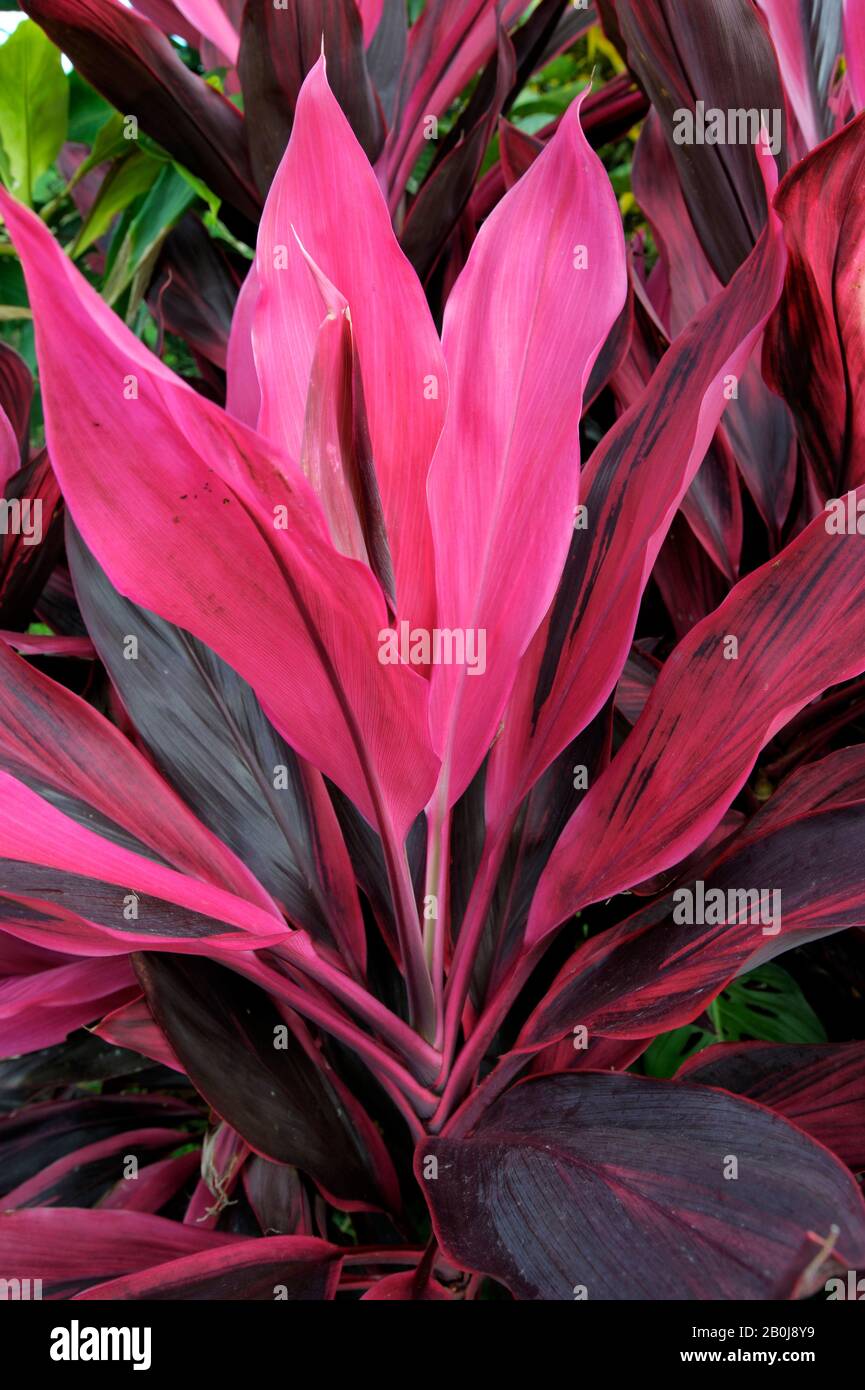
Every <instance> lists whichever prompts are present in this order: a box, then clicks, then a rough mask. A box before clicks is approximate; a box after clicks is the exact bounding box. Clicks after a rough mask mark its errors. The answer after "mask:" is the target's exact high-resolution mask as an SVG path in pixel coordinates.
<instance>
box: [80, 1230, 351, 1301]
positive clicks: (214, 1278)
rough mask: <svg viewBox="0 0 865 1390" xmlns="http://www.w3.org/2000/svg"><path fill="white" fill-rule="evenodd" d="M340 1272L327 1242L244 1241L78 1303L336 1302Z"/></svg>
mask: <svg viewBox="0 0 865 1390" xmlns="http://www.w3.org/2000/svg"><path fill="white" fill-rule="evenodd" d="M181 1230H189V1227H188V1226H183V1227H181ZM341 1266H342V1253H341V1252H340V1251H339V1250H338V1249H337V1247H336V1246H335V1245H328V1243H327V1242H326V1241H324V1240H316V1239H314V1238H312V1237H309V1236H273V1237H271V1239H269V1240H246V1241H242V1242H240V1243H239V1244H236V1245H233V1246H232V1247H231V1249H230V1250H225V1249H222V1250H202V1251H200V1252H199V1253H198V1254H193V1255H186V1256H184V1257H182V1258H180V1259H177V1260H170V1261H169V1262H168V1263H167V1264H158V1265H155V1266H154V1267H152V1268H150V1269H144V1270H141V1271H140V1272H138V1273H135V1274H128V1275H126V1276H125V1277H124V1278H121V1279H112V1280H111V1281H110V1283H107V1284H98V1285H97V1286H96V1287H95V1288H91V1289H88V1290H87V1292H86V1293H83V1294H79V1295H78V1296H77V1297H78V1299H88V1298H91V1299H105V1300H106V1301H111V1300H114V1299H117V1300H121V1301H122V1300H131V1301H135V1300H137V1299H144V1300H146V1301H147V1302H159V1301H161V1300H166V1299H176V1300H180V1301H187V1302H191V1301H202V1300H206V1301H208V1302H209V1301H212V1300H214V1299H215V1300H219V1301H220V1302H232V1301H234V1302H236V1301H240V1300H245V1301H247V1302H250V1301H253V1300H255V1301H258V1302H260V1303H264V1302H273V1301H274V1300H276V1301H278V1302H283V1301H285V1300H288V1301H289V1302H296V1301H306V1302H308V1301H312V1300H315V1301H320V1300H322V1299H332V1298H333V1297H334V1295H335V1293H336V1286H337V1283H338V1281H339V1271H340V1268H341Z"/></svg>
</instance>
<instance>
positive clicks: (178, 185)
mask: <svg viewBox="0 0 865 1390" xmlns="http://www.w3.org/2000/svg"><path fill="white" fill-rule="evenodd" d="M195 196H196V195H195V190H194V189H193V188H191V187H190V185H189V183H188V182H187V181H186V179H184V178H182V177H181V175H180V174H179V173H178V171H177V170H176V169H175V168H174V167H173V165H170V164H166V165H164V166H163V168H162V171H161V172H160V174H159V177H158V178H157V179H156V182H155V183H154V184H153V187H152V188H151V189H150V191H149V193H148V194H147V197H146V198H145V199H144V201H143V203H142V204H141V207H140V208H139V209H138V211H137V212H136V213H135V216H134V217H133V219H132V221H131V222H130V224H129V227H128V228H127V231H126V235H125V237H124V242H123V245H122V246H121V247H120V248H119V250H118V252H117V255H116V257H115V259H114V264H113V266H112V268H111V272H110V274H109V276H108V279H107V280H106V282H105V288H104V291H103V293H104V295H105V298H106V299H107V301H108V303H109V304H113V303H114V302H115V300H116V299H118V297H119V296H120V295H121V294H122V293H123V291H124V290H125V289H126V287H127V285H129V284H130V283H131V281H132V279H133V277H134V276H135V273H136V271H137V270H138V269H139V267H140V266H142V265H143V264H144V262H145V261H146V260H147V259H148V258H149V257H151V256H152V255H153V254H154V252H155V251H157V250H158V248H159V246H160V245H161V243H162V241H163V240H164V239H165V237H166V236H167V234H168V232H169V231H170V230H171V228H172V227H173V226H174V225H175V223H176V222H178V221H179V219H180V218H181V217H182V216H183V214H184V213H185V212H186V211H187V210H188V209H189V208H190V207H191V206H192V204H193V203H194V202H195ZM130 307H134V306H130Z"/></svg>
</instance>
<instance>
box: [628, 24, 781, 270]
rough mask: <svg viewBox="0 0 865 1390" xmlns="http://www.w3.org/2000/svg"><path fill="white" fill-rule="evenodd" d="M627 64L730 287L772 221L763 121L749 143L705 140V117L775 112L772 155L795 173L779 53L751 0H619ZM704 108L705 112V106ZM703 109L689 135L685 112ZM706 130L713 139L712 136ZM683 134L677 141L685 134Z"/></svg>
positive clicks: (753, 130) (768, 122)
mask: <svg viewBox="0 0 865 1390" xmlns="http://www.w3.org/2000/svg"><path fill="white" fill-rule="evenodd" d="M616 14H617V17H618V21H619V25H620V26H621V31H622V35H623V37H624V39H625V42H626V44H627V50H628V62H629V65H630V66H631V68H632V70H633V71H634V72H635V73H636V74H637V76H638V77H639V78H640V80H641V82H642V84H643V86H644V87H645V89H646V91H647V92H648V94H649V96H650V98H651V100H652V105H653V106H654V107H655V109H656V110H657V112H658V114H659V115H660V117H661V122H662V125H663V127H664V134H665V136H666V138H667V143H668V145H669V146H670V149H671V151H672V154H673V157H674V159H675V160H676V165H677V167H678V170H679V176H680V178H681V180H682V188H683V189H684V193H685V200H686V202H687V204H688V210H689V212H690V214H691V219H692V221H693V223H694V227H695V229H696V231H697V234H698V236H699V238H700V241H701V242H702V244H703V247H704V249H705V251H706V254H707V256H708V257H709V260H710V261H711V263H712V266H713V267H714V269H715V272H716V273H717V275H718V276H719V278H720V279H721V280H722V282H723V283H724V284H726V283H727V282H728V281H729V280H730V279H731V277H732V276H733V274H734V273H735V271H736V269H737V268H738V267H739V266H740V265H741V264H742V262H743V261H744V260H745V258H746V257H747V255H748V254H749V252H750V251H751V249H752V247H753V246H754V245H755V243H756V241H757V238H758V237H759V235H760V231H761V230H762V228H763V226H764V225H765V222H766V197H765V190H764V187H763V180H762V178H761V176H760V173H759V170H758V159H760V158H762V157H763V156H762V155H757V154H756V153H755V151H754V148H753V145H754V143H755V141H756V135H757V129H758V128H759V118H758V121H757V122H753V121H752V123H751V128H749V129H748V130H747V132H746V134H745V137H744V139H743V138H742V136H741V135H740V134H738V132H737V136H736V138H734V139H732V140H731V139H730V135H729V132H728V131H727V130H726V126H725V127H724V132H725V133H724V139H723V143H715V144H711V143H708V142H704V140H702V139H699V138H698V137H699V135H700V133H701V130H700V129H699V127H700V126H701V122H700V120H699V117H700V114H701V111H702V110H703V109H704V110H705V114H706V115H707V116H708V115H709V113H711V112H712V111H716V110H717V111H721V112H723V118H724V120H725V122H726V120H727V118H728V117H727V113H728V112H729V111H740V112H742V113H744V114H745V115H746V120H747V113H748V112H755V113H759V112H761V111H763V110H765V111H766V112H768V116H767V119H766V126H767V131H768V134H769V136H770V137H771V138H772V139H773V141H774V142H775V143H773V145H772V152H773V154H774V155H775V156H776V158H777V159H778V161H779V164H780V167H781V169H782V171H783V170H785V169H786V167H787V157H786V147H785V142H786V132H785V113H786V105H785V101H784V92H783V89H782V86H781V79H780V76H779V73H778V64H777V59H776V57H775V50H774V48H773V47H772V42H771V39H770V38H769V35H768V32H767V29H766V27H765V25H764V23H763V22H762V21H761V19H760V17H759V16H758V13H757V10H756V9H755V7H754V5H753V4H752V3H751V0H712V3H711V4H708V5H694V4H693V3H692V0H618V3H617V6H616ZM698 102H699V103H702V104H703V106H702V108H698V107H697V103H698ZM684 111H690V112H691V113H696V117H697V119H696V120H695V123H694V129H693V131H692V132H691V134H692V136H693V138H692V139H689V140H682V139H681V137H682V136H683V135H685V136H687V135H688V133H689V132H688V130H687V128H686V126H685V124H684V121H683V120H682V119H681V118H680V117H679V114H678V113H680V112H684ZM703 133H705V132H704V131H703ZM677 134H678V136H679V137H680V141H677V139H676V136H677Z"/></svg>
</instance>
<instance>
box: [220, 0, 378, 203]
mask: <svg viewBox="0 0 865 1390" xmlns="http://www.w3.org/2000/svg"><path fill="white" fill-rule="evenodd" d="M322 51H323V52H324V56H325V59H326V60H327V79H328V82H329V84H330V87H331V90H332V91H333V93H334V96H335V97H336V99H337V101H338V102H339V104H340V106H341V107H342V109H343V111H344V112H345V114H346V116H347V117H348V120H349V123H350V125H351V128H352V130H353V131H354V133H355V135H356V136H357V138H358V140H359V142H360V144H361V145H362V146H363V148H364V151H365V152H366V154H367V155H368V157H369V159H370V161H372V160H374V159H375V158H376V156H377V155H378V153H379V150H380V149H381V146H382V143H383V141H384V122H383V119H382V113H381V109H380V106H379V103H378V99H377V97H376V94H375V90H374V88H373V85H372V83H371V81H370V78H369V73H368V71H367V66H366V58H365V56H364V47H363V29H362V27H361V20H360V14H359V13H358V8H357V5H356V4H355V0H288V3H287V4H286V5H283V6H279V7H277V6H274V5H272V4H264V5H261V4H253V5H247V6H246V8H245V10H244V13H243V27H242V29H241V40H240V57H239V59H238V71H239V73H240V80H241V84H242V86H243V96H244V110H245V112H246V115H247V117H248V121H249V148H250V157H251V159H252V167H253V169H254V171H255V178H256V182H257V184H258V188H259V191H260V192H261V193H262V195H263V194H265V193H266V192H267V190H268V188H269V187H270V184H271V180H272V179H273V175H274V174H275V172H276V166H277V165H278V163H279V161H280V159H281V158H282V154H283V151H284V150H285V147H286V145H287V144H288V137H289V135H290V134H291V127H292V123H293V121H294V109H295V106H296V105H297V97H298V93H299V91H300V89H301V86H302V85H303V79H304V78H305V77H306V75H307V73H308V72H309V71H310V70H311V69H312V68H313V67H315V64H316V63H317V62H318V59H319V58H320V57H321V54H322Z"/></svg>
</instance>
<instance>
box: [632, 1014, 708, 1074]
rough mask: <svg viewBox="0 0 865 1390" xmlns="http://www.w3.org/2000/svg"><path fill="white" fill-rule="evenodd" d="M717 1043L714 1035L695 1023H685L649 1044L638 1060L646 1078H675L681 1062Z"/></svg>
mask: <svg viewBox="0 0 865 1390" xmlns="http://www.w3.org/2000/svg"><path fill="white" fill-rule="evenodd" d="M717 1041H718V1039H717V1037H716V1036H715V1034H714V1033H708V1032H707V1031H706V1029H705V1028H700V1027H698V1026H697V1024H696V1023H687V1024H686V1025H685V1026H684V1028H674V1029H673V1030H672V1032H670V1033H662V1034H661V1035H660V1037H658V1038H655V1040H654V1042H652V1043H650V1044H649V1046H648V1047H647V1048H646V1051H645V1052H644V1053H643V1056H642V1058H641V1059H640V1060H641V1062H642V1065H643V1073H644V1074H645V1075H646V1076H657V1077H660V1078H662V1079H664V1080H666V1079H667V1078H668V1077H670V1076H675V1074H676V1072H677V1071H678V1070H679V1067H680V1066H681V1065H682V1063H683V1062H686V1061H687V1060H688V1058H689V1057H693V1056H694V1054H695V1053H696V1052H702V1051H703V1048H704V1047H711V1046H712V1043H716V1042H717Z"/></svg>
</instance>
